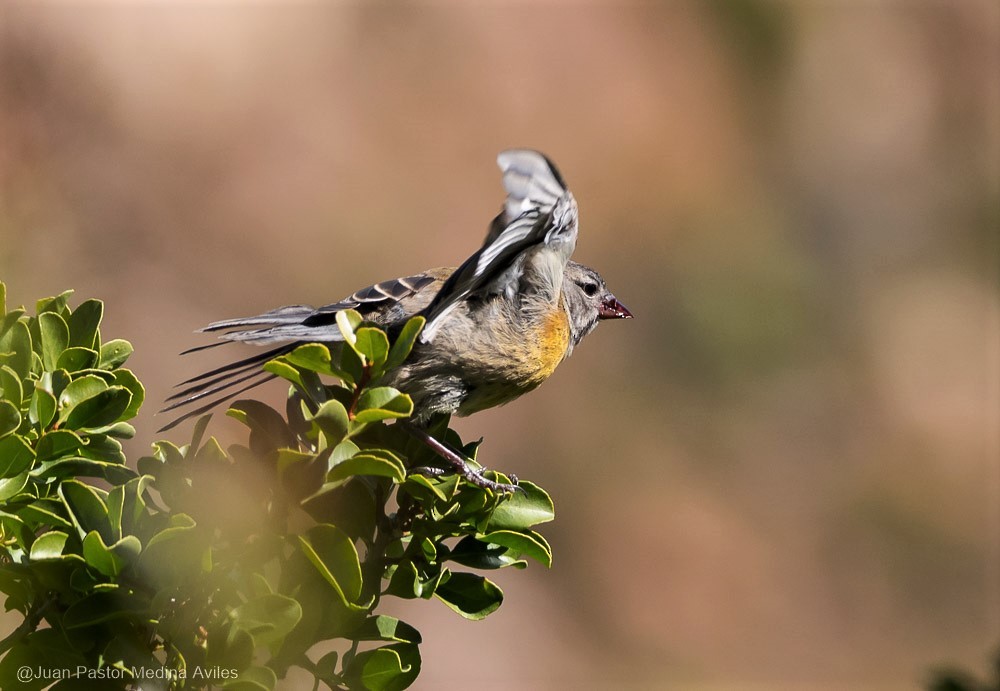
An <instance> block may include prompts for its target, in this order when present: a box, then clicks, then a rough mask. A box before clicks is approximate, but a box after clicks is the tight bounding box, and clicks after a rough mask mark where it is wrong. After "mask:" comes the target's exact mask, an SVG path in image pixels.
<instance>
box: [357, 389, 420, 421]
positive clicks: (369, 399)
mask: <svg viewBox="0 0 1000 691" xmlns="http://www.w3.org/2000/svg"><path fill="white" fill-rule="evenodd" d="M412 412H413V401H412V400H411V399H410V397H409V396H407V395H406V394H404V393H400V392H399V391H397V390H396V389H394V388H392V387H391V386H376V387H375V388H372V389H365V390H364V392H363V393H362V394H361V397H360V398H358V408H357V412H356V413H355V415H354V419H355V421H357V422H361V423H364V422H375V421H377V420H389V419H392V418H404V417H409V416H410V414H411V413H412Z"/></svg>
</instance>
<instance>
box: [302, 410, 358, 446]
mask: <svg viewBox="0 0 1000 691" xmlns="http://www.w3.org/2000/svg"><path fill="white" fill-rule="evenodd" d="M310 419H311V420H312V421H313V422H315V423H316V426H317V427H319V428H320V430H321V431H322V432H323V434H324V435H325V436H326V443H327V446H336V445H337V444H339V443H340V442H341V441H343V439H344V437H346V436H347V429H348V426H349V425H350V421H349V420H348V418H347V409H346V408H345V407H344V404H343V403H341V402H340V401H338V400H336V399H333V398H331V399H330V400H329V401H326V402H325V403H324V404H323V405H321V406H320V407H319V410H317V411H316V414H315V415H313V416H312V418H310Z"/></svg>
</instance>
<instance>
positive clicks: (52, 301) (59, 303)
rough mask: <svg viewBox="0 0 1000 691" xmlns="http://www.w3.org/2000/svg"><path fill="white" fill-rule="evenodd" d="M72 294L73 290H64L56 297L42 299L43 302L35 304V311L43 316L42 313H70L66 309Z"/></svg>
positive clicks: (39, 301)
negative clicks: (67, 301)
mask: <svg viewBox="0 0 1000 691" xmlns="http://www.w3.org/2000/svg"><path fill="white" fill-rule="evenodd" d="M72 294H73V291H72V290H64V291H63V292H61V293H59V294H58V295H56V296H55V297H49V298H42V299H41V300H38V301H37V302H35V311H36V312H37V313H38V314H41V313H42V312H57V313H59V314H60V315H62V314H65V313H67V312H68V311H69V310H68V308H67V307H66V300H67V299H68V298H69V296H70V295H72Z"/></svg>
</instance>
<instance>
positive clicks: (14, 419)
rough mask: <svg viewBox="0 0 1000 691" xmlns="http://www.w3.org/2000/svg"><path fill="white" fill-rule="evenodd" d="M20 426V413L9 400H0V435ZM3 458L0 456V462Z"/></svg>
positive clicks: (0, 462)
mask: <svg viewBox="0 0 1000 691" xmlns="http://www.w3.org/2000/svg"><path fill="white" fill-rule="evenodd" d="M20 426H21V413H20V411H19V410H18V409H17V408H16V407H15V406H14V404H13V403H11V402H10V401H0V437H5V436H7V435H8V434H10V433H12V432H16V431H17V428H18V427H20ZM2 463H3V458H2V457H0V464H2Z"/></svg>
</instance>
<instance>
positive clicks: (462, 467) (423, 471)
mask: <svg viewBox="0 0 1000 691" xmlns="http://www.w3.org/2000/svg"><path fill="white" fill-rule="evenodd" d="M401 424H402V425H403V428H404V429H406V431H407V432H409V433H410V434H412V435H413V436H414V437H416V438H417V439H419V440H420V441H422V442H423V443H424V444H426V445H427V446H429V447H430V448H431V450H432V451H434V453H436V454H437V455H438V456H440V457H441V458H443V459H444V460H446V461H448V463H449V464H451V466H452V467H453V468H454V469H455V472H457V473H458V474H459V475H461V476H462V477H463V478H465V479H466V480H468V481H469V482H471V483H472V484H474V485H475V486H476V487H483V488H485V489H489V490H492V491H494V492H503V493H508V492H516V491H517V490H519V489H520V488H519V487H518V486H517V484H516V483H517V479H516V477H515V479H514V483H515V484H510V485H507V484H504V483H502V482H496V481H494V480H490V479H487V478H485V477H483V471H482V470H476V469H475V468H473V467H472V466H471V465H469V463H468V461H467V460H466V459H465V458H463V457H462V455H461V454H460V453H458V452H457V451H455V450H454V449H452V448H451V447H450V446H448V445H447V444H444V443H443V442H440V441H438V440H437V439H435V438H434V437H432V436H431V435H430V434H428V433H427V432H426V431H425V430H423V429H421V428H419V427H417V426H416V425H413V424H410V423H407V422H403V423H401ZM411 472H414V473H417V474H418V475H427V476H429V477H440V476H442V475H444V474H445V473H446V471H445V470H443V469H441V468H432V467H429V466H421V467H419V468H413V469H412V470H411ZM512 477H513V476H512ZM522 491H523V490H522Z"/></svg>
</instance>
